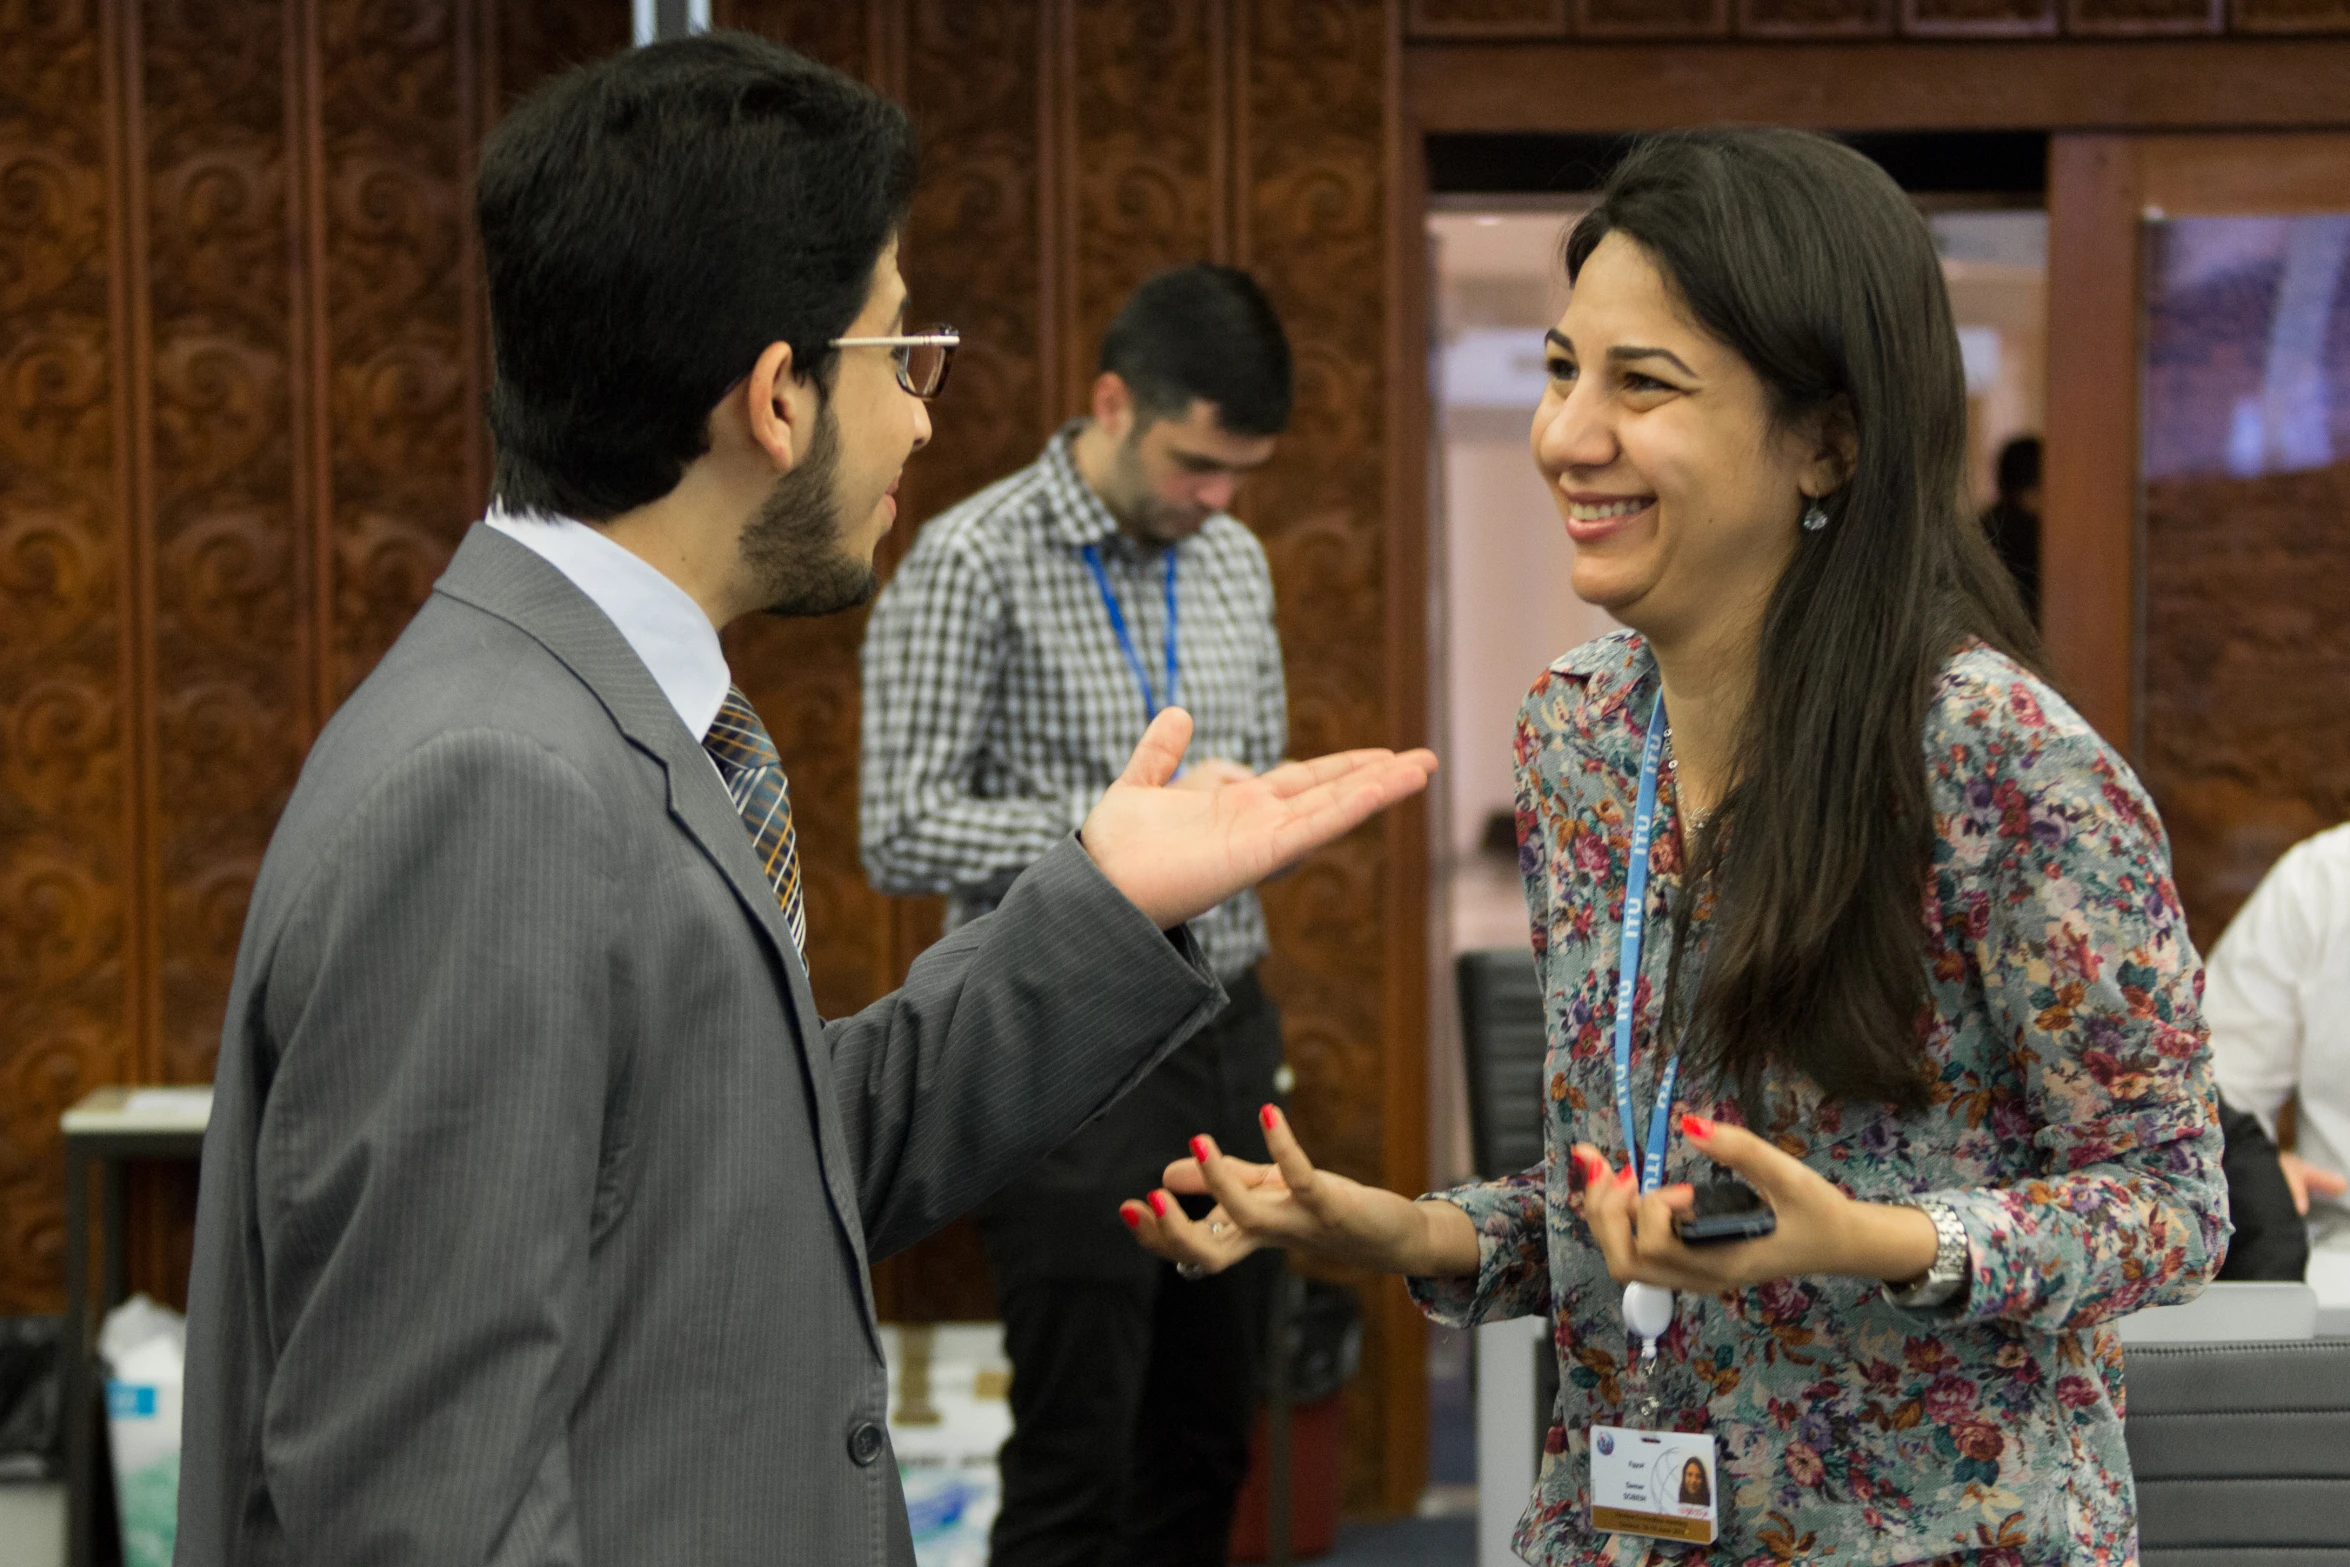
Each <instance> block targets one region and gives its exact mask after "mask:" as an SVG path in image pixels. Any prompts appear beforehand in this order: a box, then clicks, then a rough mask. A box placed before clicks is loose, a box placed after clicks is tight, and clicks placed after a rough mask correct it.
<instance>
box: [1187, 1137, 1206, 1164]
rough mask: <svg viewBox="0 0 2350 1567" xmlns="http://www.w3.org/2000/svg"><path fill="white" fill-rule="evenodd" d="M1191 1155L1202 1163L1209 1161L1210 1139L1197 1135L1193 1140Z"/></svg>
mask: <svg viewBox="0 0 2350 1567" xmlns="http://www.w3.org/2000/svg"><path fill="white" fill-rule="evenodd" d="M1191 1156H1192V1157H1193V1158H1194V1159H1197V1160H1198V1161H1199V1162H1200V1163H1202V1164H1206V1163H1207V1162H1208V1140H1207V1139H1206V1138H1205V1137H1195V1138H1193V1139H1192V1140H1191Z"/></svg>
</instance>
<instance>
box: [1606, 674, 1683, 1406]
mask: <svg viewBox="0 0 2350 1567" xmlns="http://www.w3.org/2000/svg"><path fill="white" fill-rule="evenodd" d="M1664 750H1665V696H1664V693H1663V692H1662V691H1659V692H1658V693H1657V696H1656V705H1655V706H1654V707H1652V708H1650V709H1649V713H1648V742H1647V744H1646V745H1644V746H1642V748H1641V751H1640V796H1639V799H1638V801H1637V802H1636V803H1635V804H1634V806H1633V808H1632V862H1631V864H1629V865H1628V866H1626V867H1625V869H1624V939H1623V947H1622V953H1621V956H1620V958H1619V960H1618V966H1617V969H1616V1115H1617V1117H1618V1119H1620V1120H1621V1121H1622V1122H1623V1125H1624V1153H1625V1156H1626V1158H1627V1159H1629V1160H1630V1161H1631V1164H1632V1173H1633V1179H1634V1180H1635V1181H1637V1182H1638V1183H1639V1187H1640V1190H1641V1191H1642V1192H1653V1191H1655V1190H1656V1189H1657V1188H1658V1187H1659V1186H1661V1185H1663V1184H1664V1179H1665V1146H1666V1141H1667V1139H1668V1138H1669V1137H1670V1136H1671V1135H1672V1117H1673V1085H1674V1083H1675V1082H1676V1081H1677V1080H1678V1079H1679V1077H1680V1075H1681V1058H1680V1057H1679V1056H1678V1055H1676V1056H1674V1057H1673V1058H1672V1059H1671V1060H1670V1061H1668V1062H1666V1063H1665V1069H1664V1072H1663V1073H1662V1075H1660V1076H1659V1077H1658V1078H1657V1083H1656V1107H1655V1110H1654V1111H1653V1113H1651V1114H1650V1116H1649V1118H1648V1144H1647V1154H1646V1157H1643V1156H1642V1152H1641V1141H1640V1121H1639V1117H1637V1116H1636V1115H1634V1114H1633V1112H1632V1023H1633V1011H1634V1005H1633V1003H1634V1001H1635V999H1636V998H1637V997H1638V995H1639V993H1640V945H1641V937H1642V935H1643V933H1644V930H1645V928H1646V926H1647V924H1648V851H1649V845H1650V843H1651V841H1652V840H1653V839H1654V838H1655V836H1656V776H1657V772H1658V769H1659V768H1660V767H1661V766H1662V765H1663V763H1664ZM1672 1321H1673V1292H1672V1291H1671V1290H1668V1289H1664V1288H1661V1287H1660V1286H1658V1285H1654V1284H1627V1285H1626V1286H1624V1326H1625V1328H1626V1329H1627V1331H1628V1332H1629V1333H1630V1335H1631V1336H1633V1337H1637V1338H1639V1339H1642V1340H1643V1341H1644V1343H1643V1345H1642V1349H1641V1358H1642V1359H1643V1360H1644V1361H1650V1360H1654V1359H1655V1358H1656V1341H1657V1340H1658V1339H1659V1338H1660V1337H1662V1336H1663V1334H1664V1331H1665V1329H1666V1328H1668V1327H1670V1326H1672Z"/></svg>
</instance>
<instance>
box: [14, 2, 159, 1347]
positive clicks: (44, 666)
mask: <svg viewBox="0 0 2350 1567" xmlns="http://www.w3.org/2000/svg"><path fill="white" fill-rule="evenodd" d="M0 18H4V19H5V20H4V21H0V81H5V82H6V83H7V84H8V87H7V90H6V92H5V93H0V1312H28V1311H54V1310H57V1309H58V1307H59V1304H60V1286H61V1282H62V1280H63V1278H64V1269H63V1256H64V1236H63V1228H62V1220H61V1212H62V1206H61V1205H62V1200H63V1199H62V1192H63V1167H64V1154H63V1150H62V1148H61V1146H60V1144H59V1141H58V1135H57V1117H58V1114H59V1112H61V1111H62V1110H63V1109H64V1108H65V1107H66V1106H67V1105H69V1104H71V1103H73V1101H74V1100H76V1099H78V1098H80V1097H81V1096H82V1094H84V1093H85V1092H87V1091H88V1090H89V1089H91V1088H94V1087H97V1086H99V1085H100V1084H104V1083H110V1082H120V1081H123V1080H124V1079H125V1078H127V1077H129V1076H131V1075H132V1074H133V1073H134V1071H135V1070H136V1067H137V1063H138V1059H139V1056H138V1045H137V1040H138V1037H139V1035H138V1027H137V1015H138V1014H137V1006H138V1004H139V1003H138V1001H137V999H136V998H137V996H138V994H139V991H140V988H141V987H142V986H143V984H144V973H143V958H144V954H143V952H142V951H141V950H140V948H139V946H138V932H137V930H136V928H135V926H134V924H133V922H132V919H131V911H132V909H133V908H134V906H135V902H136V890H137V882H138V874H139V872H138V865H137V837H136V830H137V829H136V813H135V809H134V796H133V793H132V790H133V775H134V772H135V769H136V766H137V763H136V760H135V754H134V752H133V749H132V742H133V734H134V731H133V725H132V718H131V714H130V711H129V707H128V687H127V682H126V680H125V678H124V668H123V664H124V658H125V651H126V648H127V646H128V645H129V640H130V634H131V630H132V626H131V621H130V610H131V606H130V604H129V602H128V597H129V584H130V581H131V575H130V572H129V571H128V569H127V562H126V560H125V557H124V544H125V539H124V535H123V531H122V527H121V511H120V509H119V488H118V487H119V483H120V475H121V473H122V472H123V471H124V470H125V469H126V468H127V462H126V461H125V458H126V456H127V454H126V453H125V452H124V451H123V449H122V445H121V443H122V442H123V440H124V432H123V427H122V426H123V419H122V413H121V407H120V401H121V393H122V392H123V390H124V386H123V380H124V377H123V371H122V368H121V366H120V365H119V364H118V363H117V362H116V359H117V356H118V354H119V351H120V349H121V346H122V345H121V343H120V341H119V339H118V337H117V336H116V334H115V333H114V332H113V331H112V330H111V327H110V316H111V315H112V313H113V310H114V298H113V295H114V292H115V291H117V290H119V288H120V286H121V282H122V279H121V276H120V267H119V256H118V255H117V254H116V253H115V252H114V250H113V249H112V246H113V243H114V240H115V230H114V227H113V225H114V224H115V223H116V222H117V221H118V220H119V218H120V216H121V214H120V213H119V211H118V210H117V209H115V208H114V207H113V205H112V204H111V202H110V199H109V198H110V194H111V186H112V184H113V165H114V160H115V157H116V155H117V152H118V149H119V143H118V142H117V140H116V134H117V133H116V128H115V123H114V116H113V114H112V112H111V111H112V109H113V107H114V105H115V102H116V98H117V90H118V83H117V81H116V79H115V65H116V54H115V47H116V40H115V39H114V37H113V36H111V35H112V32H113V28H112V26H111V23H112V21H113V18H112V17H110V16H109V15H107V14H106V13H105V12H104V11H102V9H101V0H84V3H81V4H62V5H24V4H20V5H14V6H9V7H7V8H5V9H0Z"/></svg>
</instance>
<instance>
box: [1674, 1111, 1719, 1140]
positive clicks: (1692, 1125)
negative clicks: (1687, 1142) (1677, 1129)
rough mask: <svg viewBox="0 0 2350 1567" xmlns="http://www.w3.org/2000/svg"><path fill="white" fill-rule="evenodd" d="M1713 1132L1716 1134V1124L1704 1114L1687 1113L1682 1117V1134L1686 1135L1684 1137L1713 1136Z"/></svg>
mask: <svg viewBox="0 0 2350 1567" xmlns="http://www.w3.org/2000/svg"><path fill="white" fill-rule="evenodd" d="M1713 1134H1714V1124H1713V1122H1711V1121H1709V1120H1707V1119H1706V1118H1705V1117H1704V1116H1702V1115H1685V1116H1683V1117H1681V1135H1682V1136H1684V1137H1711V1136H1713Z"/></svg>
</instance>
